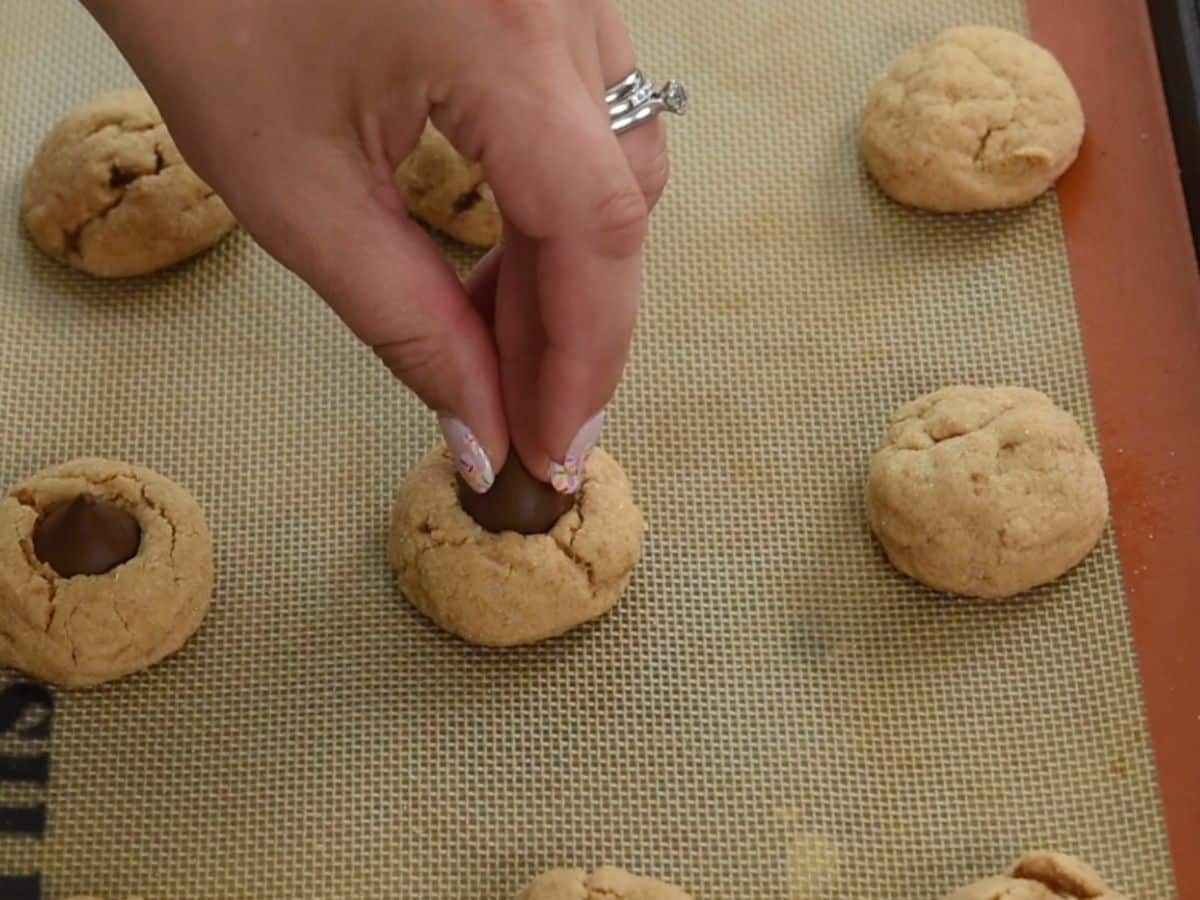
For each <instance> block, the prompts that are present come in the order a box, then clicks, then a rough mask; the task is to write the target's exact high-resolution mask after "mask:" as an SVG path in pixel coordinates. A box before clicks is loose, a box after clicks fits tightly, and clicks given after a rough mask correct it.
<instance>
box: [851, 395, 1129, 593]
mask: <svg viewBox="0 0 1200 900" xmlns="http://www.w3.org/2000/svg"><path fill="white" fill-rule="evenodd" d="M867 517H868V520H869V521H870V525H871V530H872V531H874V532H875V535H876V536H877V537H878V538H879V541H880V543H881V544H883V548H884V550H885V551H886V552H887V556H888V559H890V560H891V562H892V564H893V565H895V567H896V568H897V569H899V570H900V571H901V572H904V573H905V574H907V575H909V576H911V577H913V578H915V579H917V580H918V581H920V582H922V583H924V584H926V585H929V586H930V587H932V588H935V589H937V590H940V591H948V592H950V593H954V594H962V595H965V596H970V597H993V598H1000V597H1010V596H1012V595H1014V594H1019V593H1021V592H1022V591H1025V590H1028V589H1029V588H1032V587H1034V586H1035V585H1039V584H1043V583H1045V582H1048V581H1052V580H1054V579H1055V578H1058V577H1059V576H1060V575H1062V574H1063V573H1064V572H1066V571H1068V570H1069V569H1071V568H1072V567H1073V566H1075V565H1076V564H1077V563H1078V562H1079V561H1080V560H1082V559H1083V558H1084V557H1085V556H1086V555H1087V554H1088V552H1089V551H1090V550H1091V549H1092V548H1093V547H1094V546H1095V545H1096V542H1097V541H1098V540H1099V539H1100V535H1101V534H1102V533H1103V531H1104V526H1105V522H1106V521H1107V518H1108V491H1107V487H1106V485H1105V480H1104V472H1103V470H1102V469H1101V468H1100V463H1099V461H1098V460H1097V459H1096V456H1095V454H1094V453H1092V451H1091V448H1089V447H1088V444H1087V441H1086V440H1085V438H1084V435H1083V432H1082V431H1081V430H1080V428H1079V424H1078V423H1077V422H1076V421H1075V419H1073V418H1072V417H1071V416H1070V414H1069V413H1066V412H1064V411H1063V410H1061V409H1059V408H1058V407H1057V406H1055V405H1054V403H1053V402H1052V401H1051V400H1050V398H1048V397H1047V396H1046V395H1045V394H1042V393H1040V392H1038V391H1034V390H1030V389H1028V388H1021V387H991V388H989V387H965V386H959V387H949V388H945V389H943V390H940V391H936V392H935V393H932V394H928V395H926V396H924V397H921V398H920V399H918V400H915V401H913V402H912V403H909V404H907V405H905V406H903V407H901V408H900V409H899V410H898V411H897V412H896V414H895V415H894V417H893V418H892V423H891V426H890V427H889V429H888V432H887V439H886V440H885V442H884V444H883V446H882V447H881V448H880V449H879V451H878V452H877V453H876V454H875V456H874V458H873V459H872V460H871V470H870V475H869V477H868V480H867Z"/></svg>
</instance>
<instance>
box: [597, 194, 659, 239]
mask: <svg viewBox="0 0 1200 900" xmlns="http://www.w3.org/2000/svg"><path fill="white" fill-rule="evenodd" d="M649 215H650V208H649V205H648V204H647V203H646V197H645V195H644V194H643V193H642V191H641V190H640V188H639V187H637V186H636V185H634V184H632V183H631V184H629V185H628V186H624V185H623V186H621V187H618V188H614V189H612V190H610V191H608V192H607V193H605V194H604V195H602V196H601V198H600V200H599V202H598V203H597V204H596V207H595V213H594V216H593V219H592V221H593V228H594V230H595V232H596V234H597V235H598V236H599V237H600V238H601V240H602V241H603V243H604V246H605V247H606V248H607V249H608V250H609V252H611V253H612V254H614V255H616V256H629V255H632V254H633V253H636V252H637V251H638V249H640V247H641V246H642V242H643V241H644V240H645V238H646V225H647V218H648V217H649Z"/></svg>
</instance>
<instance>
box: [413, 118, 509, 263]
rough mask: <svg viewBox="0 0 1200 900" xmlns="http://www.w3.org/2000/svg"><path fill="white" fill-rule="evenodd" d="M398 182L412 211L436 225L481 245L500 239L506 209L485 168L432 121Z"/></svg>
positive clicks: (426, 124) (475, 244)
mask: <svg viewBox="0 0 1200 900" xmlns="http://www.w3.org/2000/svg"><path fill="white" fill-rule="evenodd" d="M396 184H397V185H399V187H400V192H401V193H402V194H403V195H404V202H405V203H406V204H407V205H408V211H409V212H410V213H412V215H414V216H415V217H416V218H418V219H420V220H421V221H422V222H424V223H425V224H426V225H428V226H430V227H431V228H436V229H437V230H438V231H441V232H443V233H445V234H448V235H450V237H452V238H454V239H455V240H456V241H462V242H463V243H464V244H471V245H473V246H476V247H491V246H492V245H494V244H495V243H496V242H497V241H499V240H500V210H499V209H498V208H497V207H496V198H495V197H494V196H492V189H491V187H489V186H488V183H487V182H486V181H484V178H483V167H482V166H480V165H479V164H478V163H473V162H471V161H470V160H467V159H465V158H464V157H463V156H462V154H461V153H459V152H458V151H457V150H455V149H454V145H453V144H451V143H450V141H448V140H447V139H446V137H445V135H443V134H442V133H441V132H440V131H438V130H437V129H436V128H434V127H433V125H432V124H431V123H428V122H427V123H425V131H424V132H423V133H422V134H421V141H420V143H419V144H418V145H417V149H415V150H414V151H413V152H412V153H411V154H410V155H409V157H408V159H406V160H405V161H404V162H402V163H401V164H400V167H399V168H398V169H397V170H396Z"/></svg>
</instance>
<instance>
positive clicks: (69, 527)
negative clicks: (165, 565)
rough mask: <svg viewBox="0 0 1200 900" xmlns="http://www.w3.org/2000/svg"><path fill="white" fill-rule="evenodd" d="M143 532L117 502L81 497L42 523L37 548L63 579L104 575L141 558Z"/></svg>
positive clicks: (36, 536) (37, 532) (35, 541)
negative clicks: (139, 556) (134, 558)
mask: <svg viewBox="0 0 1200 900" xmlns="http://www.w3.org/2000/svg"><path fill="white" fill-rule="evenodd" d="M141 543H142V529H141V526H139V525H138V523H137V519H135V518H134V517H133V516H131V515H130V514H129V513H127V512H126V511H125V510H123V509H121V507H119V506H117V505H116V504H115V503H109V502H108V501H107V500H98V499H97V498H95V497H93V496H92V495H91V494H80V495H79V496H78V497H76V498H75V499H74V500H72V501H71V502H70V503H63V504H61V505H60V506H56V507H55V508H54V509H52V510H50V512H48V513H47V514H46V515H44V516H42V518H41V519H39V520H38V523H37V527H36V528H35V529H34V531H33V549H34V552H35V553H37V555H38V559H40V560H41V561H42V562H44V563H46V565H48V566H50V568H52V569H53V570H54V571H55V572H57V573H58V574H59V575H61V576H62V577H63V578H71V577H73V576H75V575H103V574H104V573H105V572H108V571H110V570H112V569H115V568H116V567H117V566H119V565H120V564H121V563H123V562H127V561H128V560H131V559H133V557H134V556H136V555H137V552H138V547H139V546H141Z"/></svg>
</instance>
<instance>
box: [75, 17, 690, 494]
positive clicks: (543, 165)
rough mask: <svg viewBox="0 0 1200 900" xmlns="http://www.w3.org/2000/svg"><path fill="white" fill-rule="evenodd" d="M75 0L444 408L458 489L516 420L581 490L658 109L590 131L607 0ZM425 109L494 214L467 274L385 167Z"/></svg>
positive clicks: (610, 20)
mask: <svg viewBox="0 0 1200 900" xmlns="http://www.w3.org/2000/svg"><path fill="white" fill-rule="evenodd" d="M84 2H85V4H86V5H87V7H88V8H89V10H90V11H91V12H92V14H93V15H94V16H95V18H96V19H97V20H98V21H99V22H100V24H101V25H102V26H103V27H104V28H105V30H106V31H108V33H109V34H110V36H111V37H112V38H113V39H114V41H115V42H116V43H117V45H118V46H119V47H120V48H121V50H122V52H124V54H125V55H126V57H127V58H128V59H129V60H130V62H131V64H132V65H133V67H134V69H135V70H136V71H137V73H138V75H139V77H140V78H141V79H142V81H143V83H144V84H145V85H146V87H147V89H148V90H149V91H150V92H151V94H152V95H153V96H154V98H155V100H156V101H157V102H158V104H159V106H160V108H161V110H162V112H163V116H164V118H165V120H166V122H167V125H168V127H169V128H170V129H171V132H172V135H173V136H174V137H175V139H176V142H177V143H178V144H179V147H180V149H181V150H182V152H183V154H184V156H185V157H186V158H187V160H188V162H189V163H190V164H191V165H192V166H193V168H195V169H196V171H197V172H198V173H199V174H200V175H201V177H203V178H204V179H205V180H206V181H208V182H209V183H210V184H211V185H212V186H213V187H214V188H216V189H217V191H218V192H219V193H220V194H221V196H222V197H223V198H224V199H225V201H226V203H227V204H228V205H229V206H230V208H231V209H232V210H233V211H234V213H235V215H236V216H237V218H238V220H239V221H240V222H241V224H242V225H243V226H244V227H245V228H246V229H247V230H248V231H249V232H250V233H251V234H252V235H254V237H255V238H256V239H257V240H258V242H259V243H260V244H262V246H263V247H265V248H266V249H267V250H268V251H269V252H270V253H271V254H272V255H274V256H275V257H276V258H278V259H279V260H280V261H281V262H283V263H284V264H285V265H286V266H288V267H289V268H291V269H293V270H294V271H295V272H297V273H298V274H299V275H300V276H301V277H302V278H304V279H305V280H306V281H307V282H308V283H309V284H310V285H312V286H313V288H314V289H316V290H317V292H318V293H320V294H321V295H322V296H323V297H324V298H325V299H326V300H327V301H328V302H329V304H330V305H331V306H332V307H333V308H334V309H335V310H336V311H337V313H338V314H339V315H340V316H341V318H342V319H343V320H344V321H345V322H346V324H347V325H349V326H350V328H352V329H353V330H354V332H355V333H356V334H357V335H358V336H359V337H360V338H361V339H362V340H363V341H364V342H366V343H367V344H369V345H370V346H371V347H372V348H374V350H375V352H376V353H377V354H378V355H379V356H380V357H381V358H382V359H383V361H384V362H385V363H386V364H387V365H388V366H389V367H390V368H391V369H392V371H393V372H395V374H396V375H397V376H398V377H399V378H400V379H402V380H403V381H404V382H405V383H406V384H407V385H408V386H409V387H411V388H412V389H413V390H414V391H415V392H416V393H417V394H418V395H419V396H420V398H421V399H422V400H423V401H424V402H425V403H426V404H427V405H428V406H429V407H430V408H431V409H433V410H435V411H436V412H437V413H438V414H439V417H440V418H441V420H442V423H443V431H444V433H446V434H447V436H448V439H449V440H450V443H451V445H452V449H454V450H455V451H456V455H459V456H460V457H462V458H463V459H462V460H461V461H460V463H461V464H462V465H464V466H466V465H468V464H474V465H475V468H476V471H475V473H474V475H473V476H472V478H469V479H468V480H470V481H472V484H473V486H474V487H476V489H482V488H483V487H484V486H485V484H486V483H487V480H488V479H487V477H486V476H487V475H488V474H489V473H488V471H487V470H488V469H489V468H490V469H491V470H494V471H498V470H499V468H500V466H501V465H502V464H503V462H504V461H505V459H506V457H507V455H508V453H509V450H510V435H511V441H512V443H513V444H515V446H516V449H517V451H518V452H519V453H520V455H521V458H522V460H523V461H524V463H525V465H526V467H527V468H528V469H529V470H530V471H531V472H533V473H535V474H536V475H538V476H539V477H543V478H545V479H547V480H553V482H554V483H555V484H556V486H557V487H559V489H560V490H565V491H572V490H575V489H577V488H578V478H577V477H574V476H573V473H572V472H571V471H570V469H571V467H570V466H564V465H563V463H564V462H566V461H567V460H568V457H570V456H571V455H572V453H574V455H576V456H578V455H580V454H581V451H583V450H584V449H587V448H585V447H583V446H582V445H581V443H580V442H581V441H582V443H584V444H586V443H588V441H589V440H590V441H592V442H594V432H596V431H598V423H597V420H596V415H597V413H598V412H600V411H601V410H602V409H603V407H604V406H605V404H606V403H607V402H608V401H609V399H610V398H611V396H612V394H613V391H614V390H615V389H616V386H617V383H618V381H619V379H620V376H621V372H622V369H623V367H624V364H625V359H626V356H627V353H628V346H629V341H630V338H631V335H632V332H633V327H634V322H635V319H636V315H637V306H638V295H639V292H640V286H641V285H640V282H641V254H642V244H643V242H644V240H645V236H646V226H647V215H648V212H649V209H650V208H651V207H652V206H653V205H654V203H655V202H656V201H657V199H658V196H659V194H660V193H661V191H662V190H663V187H664V186H665V184H666V179H667V153H666V141H665V136H664V129H663V126H662V124H661V123H660V122H658V121H655V122H652V123H649V124H646V125H643V126H641V127H639V128H637V129H634V130H633V131H631V132H629V133H628V134H626V135H624V136H622V137H620V138H617V137H614V136H613V134H612V133H611V132H610V130H609V128H608V116H607V110H606V108H605V107H604V103H603V95H604V88H605V86H606V85H608V84H611V83H613V82H615V81H617V80H618V79H620V78H621V77H623V76H625V75H626V74H628V73H629V72H630V71H631V70H632V69H633V68H634V66H635V58H634V52H633V47H632V45H631V43H630V40H629V36H628V34H627V32H626V30H625V27H624V25H623V24H622V22H621V20H620V18H619V16H618V14H617V12H616V10H615V8H614V7H613V6H612V3H611V0H352V2H342V3H332V2H328V0H254V2H251V3H247V2H245V0H189V2H187V3H163V2H161V0H84ZM426 117H432V119H433V121H434V123H435V124H436V125H437V127H438V128H440V129H441V130H442V131H443V133H445V134H446V136H447V137H448V138H449V139H450V140H451V142H453V143H454V145H455V146H456V147H457V148H458V149H459V150H460V151H461V152H462V153H463V154H465V155H466V156H468V157H470V158H473V159H478V160H480V161H481V162H482V163H483V165H484V168H485V171H486V172H487V175H488V180H489V182H490V184H491V185H492V189H493V191H494V192H495V195H496V199H497V202H498V204H499V206H500V208H501V209H502V211H503V214H504V220H505V238H504V242H503V245H502V247H500V248H497V249H496V250H494V251H493V252H492V253H491V254H490V255H489V256H488V257H487V258H486V259H485V260H484V261H483V262H482V263H481V264H480V266H479V268H478V270H477V271H476V272H475V273H474V274H473V275H472V277H471V279H470V281H469V283H468V285H467V286H466V287H465V288H464V286H463V285H462V284H460V282H459V280H458V278H457V277H456V276H455V274H454V271H453V269H452V268H451V267H450V265H449V264H448V263H447V262H446V260H445V259H444V258H443V257H442V256H441V254H440V253H439V251H438V249H437V246H436V244H435V243H433V242H432V241H431V240H430V239H429V238H428V237H427V235H426V234H425V233H424V232H423V231H422V230H421V228H420V227H418V226H417V225H416V224H415V223H413V222H412V221H410V220H409V219H408V217H407V216H406V215H405V212H404V207H403V202H402V200H401V199H400V196H399V193H398V191H397V189H396V188H395V186H394V183H393V180H392V179H393V172H394V171H395V168H396V166H397V165H398V164H399V162H400V161H401V160H402V159H404V158H405V157H406V156H407V155H408V154H409V152H410V151H411V150H412V149H413V147H414V146H415V145H416V142H417V139H418V137H419V135H420V133H421V129H422V126H423V124H424V121H425V119H426ZM581 429H582V431H581ZM473 441H474V442H475V443H474V444H473ZM472 445H473V446H475V447H477V448H479V449H480V450H482V452H483V453H484V454H486V456H485V457H480V456H479V455H478V454H475V455H474V456H472V455H471V453H470V449H471V447H472ZM552 475H554V476H555V477H554V478H553V479H552V478H551V476H552Z"/></svg>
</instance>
